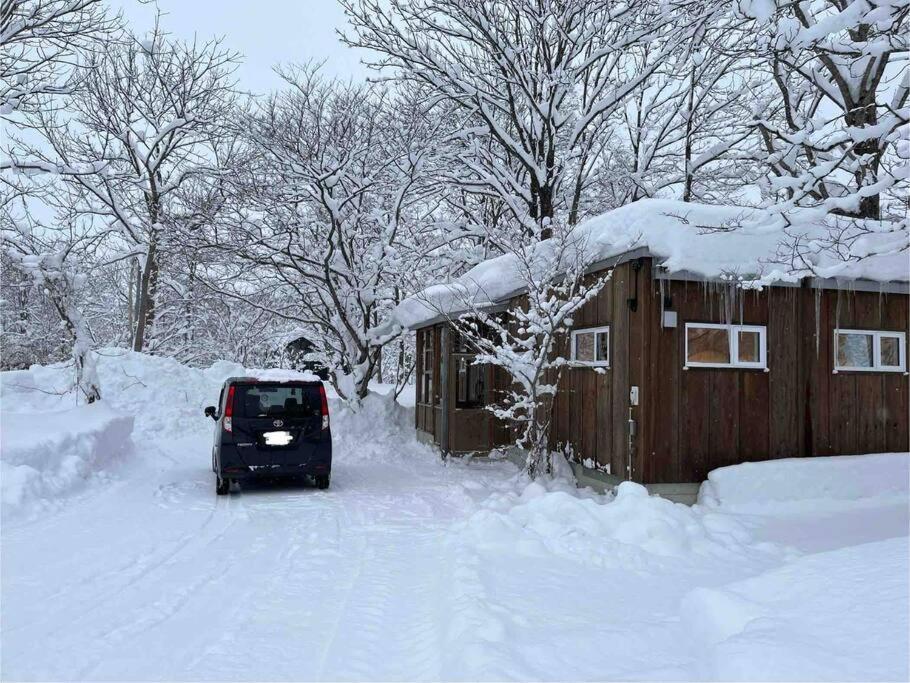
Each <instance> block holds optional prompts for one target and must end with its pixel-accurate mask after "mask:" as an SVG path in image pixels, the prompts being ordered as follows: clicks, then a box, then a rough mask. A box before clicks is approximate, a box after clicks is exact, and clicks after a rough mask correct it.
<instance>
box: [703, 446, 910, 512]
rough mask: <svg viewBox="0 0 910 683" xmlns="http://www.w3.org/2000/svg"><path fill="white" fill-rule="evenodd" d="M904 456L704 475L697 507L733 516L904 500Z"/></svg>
mask: <svg viewBox="0 0 910 683" xmlns="http://www.w3.org/2000/svg"><path fill="white" fill-rule="evenodd" d="M908 496H910V456H908V454H907V453H882V454H876V455H853V456H851V455H836V456H830V457H815V458H784V459H781V460H775V461H773V463H772V462H747V463H743V464H741V465H732V466H730V467H720V468H718V469H716V470H713V471H711V472H709V473H708V479H707V481H705V482H704V483H703V484H702V485H701V489H700V490H699V492H698V502H699V503H701V504H703V505H707V506H711V507H716V506H723V507H725V508H728V509H735V510H737V511H746V510H749V509H753V510H759V511H760V510H765V509H767V508H768V506H769V505H773V506H776V507H777V508H780V507H782V506H783V505H787V504H789V506H790V507H793V506H799V504H800V503H811V502H812V501H840V502H841V503H846V502H848V501H856V502H860V501H864V500H870V499H875V500H877V501H881V500H889V499H898V500H907V499H908Z"/></svg>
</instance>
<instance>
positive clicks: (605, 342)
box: [597, 332, 610, 363]
mask: <svg viewBox="0 0 910 683" xmlns="http://www.w3.org/2000/svg"><path fill="white" fill-rule="evenodd" d="M597 361H598V362H599V363H608V362H609V361H610V333H609V332H598V333H597Z"/></svg>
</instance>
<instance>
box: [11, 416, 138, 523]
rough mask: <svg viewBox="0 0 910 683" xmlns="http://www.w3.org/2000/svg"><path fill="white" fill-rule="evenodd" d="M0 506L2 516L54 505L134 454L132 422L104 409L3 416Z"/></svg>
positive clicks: (129, 417)
mask: <svg viewBox="0 0 910 683" xmlns="http://www.w3.org/2000/svg"><path fill="white" fill-rule="evenodd" d="M0 422H2V435H0V492H2V493H0V500H2V506H3V512H4V514H9V513H25V512H30V511H31V512H34V511H37V510H39V509H41V508H44V507H47V506H49V505H53V504H55V503H56V502H57V501H58V500H59V499H60V498H61V497H63V496H64V495H66V494H68V493H71V492H73V491H76V490H78V489H79V488H81V487H82V486H83V485H84V484H85V483H86V482H87V481H88V480H89V479H92V478H98V477H104V476H105V474H106V473H107V471H108V470H109V469H110V468H111V467H112V466H114V465H115V464H116V463H117V462H118V461H120V460H121V459H122V458H124V457H125V456H126V455H128V454H129V453H130V451H131V448H132V444H131V439H130V436H131V433H132V430H133V418H132V416H130V415H124V414H122V413H119V412H117V411H115V410H114V409H113V408H111V407H110V406H109V405H108V404H106V403H103V402H102V403H95V404H93V405H83V406H78V407H76V408H71V409H69V410H64V411H59V412H52V413H38V414H30V413H12V412H3V413H2V414H0Z"/></svg>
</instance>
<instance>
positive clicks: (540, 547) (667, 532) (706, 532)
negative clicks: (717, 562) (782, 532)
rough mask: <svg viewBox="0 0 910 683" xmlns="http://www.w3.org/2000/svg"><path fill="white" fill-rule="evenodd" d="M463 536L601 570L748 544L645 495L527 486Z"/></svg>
mask: <svg viewBox="0 0 910 683" xmlns="http://www.w3.org/2000/svg"><path fill="white" fill-rule="evenodd" d="M464 533H465V535H466V537H467V538H469V539H470V540H472V541H473V543H474V544H475V545H476V546H478V547H480V548H484V547H486V548H490V547H500V548H501V547H505V546H511V547H513V548H515V549H516V550H518V551H519V552H520V553H522V554H526V555H548V554H552V553H556V554H559V555H562V556H565V557H574V558H584V560H585V561H586V562H589V563H595V564H598V565H601V566H615V565H617V564H618V563H620V564H621V563H623V562H628V561H634V560H636V559H641V558H644V557H647V556H651V557H667V558H676V559H677V560H680V559H686V558H688V557H691V556H693V555H696V556H708V557H728V556H729V555H730V554H731V552H734V551H741V550H743V549H744V548H745V546H746V545H747V544H748V543H749V541H750V536H749V533H748V532H747V531H746V530H745V528H744V527H742V526H741V525H739V524H738V523H737V522H735V521H733V520H731V519H729V518H726V517H723V516H720V515H714V514H711V513H707V514H704V513H703V512H701V511H698V510H694V509H693V508H690V507H688V506H686V505H681V504H678V503H673V502H671V501H669V500H666V499H664V498H661V497H659V496H652V495H649V494H648V491H647V489H646V488H645V487H644V486H641V485H640V484H635V483H633V482H623V483H622V484H620V485H619V486H618V487H617V488H616V491H615V496H614V497H605V496H595V495H593V494H592V495H589V496H585V495H583V494H582V493H581V492H575V491H567V490H557V491H547V490H546V489H545V488H544V487H543V486H542V485H541V484H540V483H539V482H535V483H532V484H530V485H528V487H527V488H526V489H525V491H524V492H523V493H522V494H521V496H520V497H519V498H518V499H517V500H513V499H512V498H510V497H498V498H497V497H494V498H493V499H491V502H490V503H488V504H487V506H485V507H484V508H483V509H481V510H479V511H478V512H476V513H475V514H474V515H473V516H472V517H471V518H469V519H468V521H467V523H466V525H465V528H464Z"/></svg>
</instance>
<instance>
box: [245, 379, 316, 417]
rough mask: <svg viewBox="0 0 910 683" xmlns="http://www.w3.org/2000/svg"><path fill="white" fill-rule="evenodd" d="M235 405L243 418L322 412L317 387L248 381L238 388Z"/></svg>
mask: <svg viewBox="0 0 910 683" xmlns="http://www.w3.org/2000/svg"><path fill="white" fill-rule="evenodd" d="M236 392H237V396H236V397H235V398H234V400H235V403H234V406H235V408H236V409H237V412H238V413H239V414H240V415H242V416H243V417H285V418H295V417H316V416H318V415H319V414H320V412H319V411H320V406H321V401H322V399H321V397H320V395H319V387H318V386H315V385H314V386H300V385H296V386H295V385H288V384H251V385H250V384H248V385H239V386H237V389H236Z"/></svg>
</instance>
